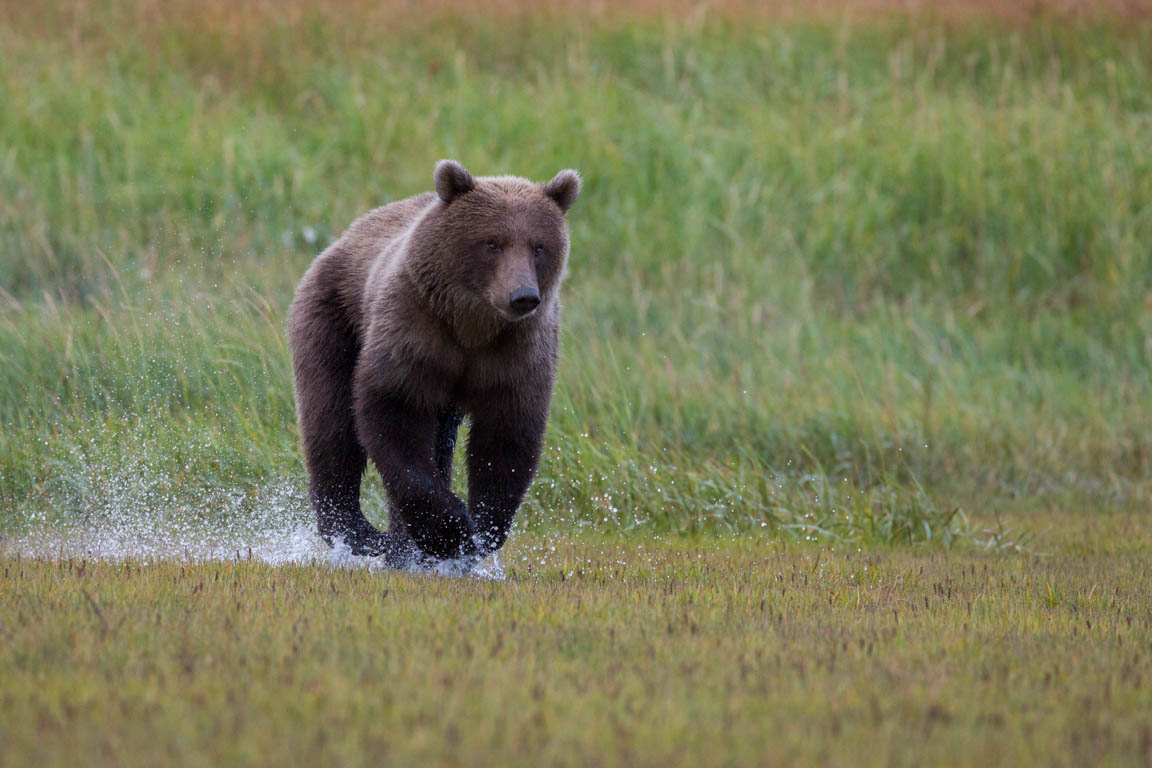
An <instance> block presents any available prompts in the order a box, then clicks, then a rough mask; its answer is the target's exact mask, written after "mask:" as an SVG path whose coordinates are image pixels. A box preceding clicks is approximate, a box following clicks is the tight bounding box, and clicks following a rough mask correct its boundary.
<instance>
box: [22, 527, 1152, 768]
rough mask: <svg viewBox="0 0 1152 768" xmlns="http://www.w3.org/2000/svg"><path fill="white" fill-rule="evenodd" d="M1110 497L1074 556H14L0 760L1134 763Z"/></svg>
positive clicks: (692, 548)
mask: <svg viewBox="0 0 1152 768" xmlns="http://www.w3.org/2000/svg"><path fill="white" fill-rule="evenodd" d="M1114 522H1117V523H1121V524H1125V525H1129V526H1132V529H1133V530H1134V531H1135V532H1136V534H1137V536H1138V546H1134V545H1133V542H1131V541H1128V542H1113V543H1109V542H1098V541H1094V542H1093V546H1094V548H1095V550H1096V551H1095V555H1094V556H1093V557H1092V558H1091V559H1090V560H1089V559H1086V558H1085V557H1084V556H1082V555H1079V554H1073V553H1071V552H1064V553H1060V554H1051V555H1048V556H1045V557H1011V558H1007V559H1005V558H1003V557H997V556H986V555H975V554H955V553H953V554H947V553H942V552H937V553H934V554H927V555H926V554H923V553H920V554H917V553H911V552H909V551H907V550H903V549H902V550H891V551H873V552H865V553H857V552H855V551H854V550H853V551H844V550H835V551H829V550H827V549H821V550H819V551H817V550H816V549H814V548H812V547H810V546H805V545H795V544H793V545H786V544H784V543H782V541H781V540H780V539H778V538H766V537H763V536H755V535H751V536H741V537H738V538H733V539H725V540H710V541H708V542H706V543H703V544H701V543H700V542H693V541H687V540H683V539H680V538H678V537H673V538H672V539H665V540H648V541H646V542H637V541H636V540H633V539H624V540H620V539H615V540H614V539H605V538H604V537H603V536H601V535H599V534H597V535H596V536H594V537H593V538H591V539H588V538H584V537H575V538H573V537H568V536H564V537H557V538H554V539H547V538H536V537H534V536H521V537H519V538H518V539H516V540H514V541H513V543H512V545H511V551H509V552H508V553H507V555H506V560H507V562H508V564H509V577H508V579H507V580H506V581H503V582H482V581H475V580H469V579H464V580H461V579H443V578H436V577H420V576H411V575H403V574H390V573H381V572H372V571H365V570H322V571H317V570H316V569H315V568H313V567H300V566H284V567H272V566H268V565H263V564H259V563H249V562H246V561H240V562H213V563H180V562H178V561H165V562H160V563H156V564H150V565H142V564H139V563H130V564H119V565H116V564H108V563H93V562H86V561H82V560H74V561H63V562H59V561H44V560H27V559H19V560H15V559H5V560H3V561H0V569H2V570H0V585H2V588H0V617H4V622H3V623H2V624H0V627H2V629H0V634H2V639H3V642H0V669H3V670H4V671H5V672H4V677H3V683H2V684H0V702H2V703H3V711H4V718H3V719H2V720H0V737H2V738H3V743H4V749H3V750H0V764H8V765H14V766H15V765H61V764H69V765H76V764H84V765H89V764H94V763H97V762H102V763H107V764H113V765H162V764H163V765H166V764H179V765H234V764H246V765H251V764H265V765H317V764H341V765H416V764H428V765H461V766H464V765H471V766H485V765H508V764H510V763H518V764H523V765H557V766H567V765H571V766H586V765H607V764H618V765H650V766H668V765H774V764H780V765H810V764H811V765H830V764H836V765H865V766H866V765H885V766H888V765H926V764H942V765H972V766H985V765H1068V766H1078V765H1103V764H1110V765H1123V764H1128V765H1142V764H1143V765H1146V764H1147V761H1149V760H1152V720H1150V718H1149V714H1148V713H1149V712H1150V711H1152V687H1150V686H1149V681H1150V680H1152V645H1150V644H1149V637H1152V598H1150V597H1149V595H1152V575H1150V573H1149V569H1148V563H1147V559H1146V557H1145V553H1146V551H1147V547H1148V545H1149V544H1150V543H1152V539H1150V536H1152V530H1150V529H1149V528H1148V525H1147V521H1146V520H1144V521H1135V520H1132V519H1125V520H1117V521H1114ZM1088 562H1090V563H1091V567H1090V568H1087V567H1085V565H1086V563H1088Z"/></svg>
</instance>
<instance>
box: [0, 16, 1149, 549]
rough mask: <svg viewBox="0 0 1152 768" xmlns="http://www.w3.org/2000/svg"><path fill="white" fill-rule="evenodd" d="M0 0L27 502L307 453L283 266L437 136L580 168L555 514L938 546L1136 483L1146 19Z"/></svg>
mask: <svg viewBox="0 0 1152 768" xmlns="http://www.w3.org/2000/svg"><path fill="white" fill-rule="evenodd" d="M961 5H964V4H961ZM969 5H973V4H969ZM974 5H979V4H974ZM2 7H3V9H4V11H5V12H6V14H5V15H4V16H3V18H4V19H5V21H3V22H0V50H2V51H3V55H0V103H3V104H4V105H5V108H4V109H2V110H0V288H2V289H3V290H2V292H0V303H2V304H3V306H4V308H3V310H2V311H0V362H2V363H3V365H2V366H0V393H2V394H3V397H2V398H0V424H3V425H4V426H5V429H4V433H3V434H2V435H0V508H2V509H3V512H0V515H2V517H0V526H2V527H3V528H14V527H19V526H20V525H22V524H23V523H22V521H24V520H25V518H26V516H27V515H28V514H29V511H30V510H44V509H55V510H56V511H57V512H58V513H59V514H62V515H72V514H76V513H77V510H76V509H75V508H74V507H75V506H82V504H83V498H84V497H83V494H80V495H79V497H78V496H77V495H76V494H75V493H72V492H66V491H67V489H68V488H73V487H74V486H76V482H75V480H76V477H77V476H78V473H88V474H89V475H90V476H91V477H93V478H95V479H94V480H93V481H92V482H91V483H89V484H88V486H85V487H93V488H97V489H98V488H99V486H100V482H101V480H100V478H101V477H103V476H105V475H115V474H116V473H117V472H123V471H128V470H127V469H126V468H127V467H129V466H137V465H138V463H130V462H127V461H126V457H131V458H133V459H134V460H135V459H139V458H140V457H141V456H146V457H147V459H148V466H149V468H150V469H149V471H150V472H154V473H155V476H156V478H157V479H158V482H159V481H160V479H163V482H165V483H175V485H176V487H183V488H187V489H189V490H192V489H195V488H198V487H204V486H218V485H223V486H227V485H231V486H236V487H245V486H256V485H259V484H261V483H265V482H268V481H269V480H270V479H273V478H276V479H279V478H284V477H291V478H295V479H296V480H297V481H298V482H302V477H301V469H300V462H299V458H298V453H297V451H296V447H295V446H296V434H295V428H294V416H293V408H292V402H291V387H290V380H289V372H288V367H287V352H286V349H285V345H284V339H283V319H284V310H285V308H286V306H287V303H288V301H289V298H290V296H291V292H292V289H293V287H294V285H295V281H296V280H297V279H298V278H299V276H300V274H301V273H302V272H303V270H304V268H305V267H306V265H307V263H308V262H309V260H310V259H311V258H312V257H313V256H314V255H315V254H316V253H317V252H318V251H319V250H321V249H322V248H323V247H324V245H325V244H326V243H327V242H329V241H330V240H331V239H332V238H334V237H336V236H338V235H339V233H340V231H341V230H342V229H343V227H344V226H346V225H347V224H348V223H349V222H350V221H351V220H352V219H353V218H354V217H355V216H357V215H359V214H360V213H362V212H363V211H365V210H367V209H368V208H370V207H372V206H375V205H378V204H380V203H382V202H386V201H389V200H394V199H398V198H401V197H404V196H407V195H409V194H413V193H415V192H418V191H422V190H425V189H427V188H429V185H430V173H431V168H432V165H433V164H434V162H435V161H436V160H437V159H439V158H440V157H446V156H453V157H457V158H458V159H460V160H462V161H463V162H464V163H465V164H466V165H468V167H470V168H471V169H472V170H473V171H475V172H478V173H496V172H513V173H518V174H522V175H527V176H531V177H535V178H545V177H547V176H550V175H551V174H552V173H553V172H555V170H557V169H559V168H562V167H567V166H576V167H579V168H581V170H582V171H583V173H584V175H585V178H586V180H587V184H586V188H585V192H584V194H583V196H582V198H581V200H580V202H579V204H578V207H577V208H576V209H574V210H573V213H572V218H571V224H572V230H573V259H572V264H571V279H570V281H569V283H568V285H567V287H566V289H565V301H566V313H565V323H566V332H565V337H564V359H563V363H562V365H561V378H560V382H559V384H558V387H557V395H556V401H555V405H554V409H553V417H552V423H551V428H550V432H549V437H548V449H547V454H546V460H545V463H544V466H543V469H542V472H541V477H540V480H539V481H538V482H537V484H536V486H535V488H534V490H533V493H532V497H531V499H530V501H529V504H528V508H527V515H526V519H528V520H529V521H533V522H536V523H538V524H542V525H565V524H571V523H575V524H592V523H595V524H597V525H601V526H605V525H611V526H625V527H629V526H638V525H646V526H653V527H657V528H660V529H671V530H701V529H721V530H744V529H746V528H748V527H758V526H760V525H761V524H767V525H771V526H774V527H776V528H777V529H779V530H781V531H784V532H792V533H794V534H797V535H812V534H813V533H815V532H819V533H820V534H821V535H824V534H825V533H827V534H828V535H839V536H843V537H847V538H862V539H868V538H878V539H881V540H904V539H919V538H925V537H932V538H935V537H939V536H944V537H945V538H946V539H947V538H949V537H951V536H954V535H956V534H957V532H959V531H961V529H962V528H963V521H964V520H966V519H969V518H970V517H971V516H975V517H981V516H984V517H991V516H992V515H993V514H994V513H995V512H996V511H997V510H999V509H1000V508H1002V507H1004V506H1006V505H1008V504H1010V503H1015V502H1013V501H1012V500H1013V499H1021V498H1023V499H1028V500H1029V501H1027V505H1028V506H1034V507H1037V508H1040V509H1045V508H1048V507H1049V506H1051V505H1057V506H1067V505H1074V506H1078V507H1086V508H1093V507H1096V506H1098V505H1102V504H1120V505H1133V504H1146V503H1147V502H1148V500H1149V498H1150V490H1152V486H1150V485H1149V481H1148V477H1149V474H1150V470H1152V442H1150V439H1149V437H1148V435H1149V434H1152V423H1150V419H1149V413H1150V412H1152V409H1150V406H1152V382H1150V380H1149V374H1148V371H1149V365H1150V364H1152V246H1150V245H1149V243H1152V153H1149V151H1148V150H1149V136H1150V135H1152V131H1150V129H1152V124H1150V123H1149V119H1148V115H1149V114H1150V112H1152V59H1150V58H1149V56H1148V51H1149V50H1152V30H1150V28H1149V27H1148V25H1147V24H1146V23H1145V22H1144V20H1143V19H1144V17H1143V16H1142V15H1140V14H1136V15H1134V16H1133V17H1132V18H1131V19H1124V18H1119V17H1115V16H1108V15H1107V14H1105V15H1095V16H1091V17H1089V18H1078V17H1075V16H1066V15H1064V14H1062V13H1059V12H1053V13H1051V14H1045V13H1041V14H1038V15H1036V16H1035V17H1033V18H1031V19H1023V18H1015V17H1014V18H1012V19H1007V20H1005V19H999V18H996V17H994V16H979V17H978V18H976V19H975V20H971V19H969V20H966V21H958V20H957V18H956V17H955V16H954V15H950V14H949V13H942V14H938V15H932V14H929V15H924V16H915V15H912V16H909V15H899V14H896V15H876V14H863V15H862V16H859V17H857V18H855V19H854V20H849V21H843V20H841V19H839V18H837V17H836V16H835V15H834V14H829V13H817V14H814V15H798V16H795V17H793V18H785V17H784V16H782V15H779V14H777V15H773V14H768V13H765V14H752V15H749V16H743V17H742V16H740V15H738V14H726V13H723V12H719V11H718V10H714V11H713V12H699V13H685V14H681V13H670V12H666V13H657V12H649V11H651V9H647V10H645V8H643V7H642V5H637V6H635V7H633V8H632V13H631V14H624V15H623V16H621V15H617V14H612V13H604V12H597V13H591V14H588V15H578V14H573V13H571V12H570V11H566V10H564V9H556V8H553V9H552V10H551V11H549V12H546V13H539V14H532V13H524V12H515V13H513V12H508V13H499V14H491V13H484V12H480V11H477V10H475V9H471V10H468V9H465V10H462V11H459V12H450V11H449V10H446V9H445V8H443V7H441V8H439V10H437V11H435V12H433V11H428V12H426V13H424V14H420V13H416V14H413V13H410V12H407V13H406V12H402V11H401V10H399V9H398V7H397V6H394V5H389V4H385V5H383V6H380V8H378V9H377V10H376V11H373V12H369V11H368V10H367V9H365V8H364V6H363V5H362V4H360V3H356V2H353V1H352V0H341V2H335V0H333V1H332V2H328V3H323V4H315V5H309V4H300V3H292V4H287V5H285V6H283V7H281V6H279V5H268V4H260V3H252V4H244V5H239V6H237V5H234V4H223V3H214V2H204V3H183V4H179V5H178V6H172V7H171V8H167V6H166V8H167V11H165V10H163V9H161V8H159V7H157V6H153V5H151V4H148V3H144V2H130V3H110V2H101V3H93V4H83V5H82V4H69V3H55V4H47V5H45V6H40V7H36V8H31V7H24V6H21V7H19V8H17V7H16V6H15V5H14V4H12V3H3V4H2ZM510 7H512V8H513V10H515V5H514V4H512V6H510ZM1135 7H1136V6H1133V8H1135ZM93 492H95V491H93ZM369 493H370V496H371V500H370V504H371V505H372V508H373V510H374V514H382V502H381V501H380V498H379V494H378V492H376V491H370V492H369ZM64 498H67V499H69V500H71V501H70V502H69V508H63V509H62V508H60V507H61V499H64ZM77 499H79V501H77ZM957 508H962V509H963V510H965V512H961V513H959V514H958V513H957V512H956V510H957ZM562 521H563V522H562ZM894 531H895V533H893V532H894Z"/></svg>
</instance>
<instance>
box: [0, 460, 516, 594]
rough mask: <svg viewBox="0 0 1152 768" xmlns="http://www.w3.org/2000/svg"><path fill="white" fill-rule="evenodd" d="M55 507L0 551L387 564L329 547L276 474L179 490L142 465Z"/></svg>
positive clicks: (469, 566) (479, 570)
mask: <svg viewBox="0 0 1152 768" xmlns="http://www.w3.org/2000/svg"><path fill="white" fill-rule="evenodd" d="M94 478H95V482H93V483H92V484H90V485H88V486H87V487H86V488H84V489H82V490H79V489H78V492H74V493H69V494H65V495H66V496H68V497H69V498H64V499H61V500H60V502H59V503H58V504H55V505H52V507H53V509H54V510H58V511H52V512H39V513H36V512H25V513H22V514H21V513H18V514H17V516H16V522H17V527H18V529H19V530H20V531H21V532H20V533H17V534H14V535H9V536H0V554H6V555H9V556H15V555H20V556H25V557H43V558H50V559H66V558H87V559H90V560H106V561H113V562H117V561H126V560H132V561H141V562H150V561H160V560H180V561H185V562H199V561H211V560H253V561H257V562H263V563H267V564H269V565H289V564H308V565H327V566H330V567H334V568H369V569H381V570H384V569H385V568H386V566H385V564H384V560H383V558H375V557H358V556H356V555H353V554H352V553H351V552H350V551H349V549H348V548H347V547H346V546H343V545H340V546H337V547H329V546H328V545H327V544H325V543H324V541H323V540H322V539H321V538H320V537H319V535H318V534H317V533H316V524H315V520H314V518H313V517H312V512H311V510H310V509H309V506H308V502H307V499H306V498H305V497H304V495H303V493H302V491H301V490H300V489H299V488H298V487H297V486H296V484H294V483H292V482H290V481H287V480H285V481H282V482H279V483H274V484H270V485H266V486H263V487H259V488H255V489H250V490H246V491H236V490H232V489H199V490H196V491H188V490H185V491H183V492H177V491H174V490H171V489H170V488H169V487H167V484H166V483H163V482H157V481H155V480H154V479H150V478H149V475H148V474H145V473H127V474H125V473H117V474H114V475H108V474H103V473H96V474H95V476H94ZM408 570H410V571H412V572H417V573H427V574H436V575H441V576H465V575H467V576H472V577H475V578H482V579H503V578H504V570H503V568H502V566H501V565H500V561H499V558H498V555H494V556H492V557H489V558H487V559H485V560H483V561H481V562H479V563H471V562H461V561H442V562H439V563H436V564H435V565H433V566H428V567H420V566H416V565H413V566H412V567H411V568H409V569H408Z"/></svg>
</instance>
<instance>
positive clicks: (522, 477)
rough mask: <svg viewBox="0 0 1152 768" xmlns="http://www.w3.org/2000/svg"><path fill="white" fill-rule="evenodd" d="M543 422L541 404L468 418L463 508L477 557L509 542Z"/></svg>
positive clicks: (539, 444) (544, 411) (492, 410)
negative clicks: (469, 521)
mask: <svg viewBox="0 0 1152 768" xmlns="http://www.w3.org/2000/svg"><path fill="white" fill-rule="evenodd" d="M533 406H535V407H533ZM547 418H548V403H547V401H546V400H545V401H544V402H543V403H539V404H521V406H520V407H519V408H489V409H484V410H477V411H475V412H473V413H472V425H471V431H470V432H469V434H468V506H469V510H470V511H471V513H472V519H473V522H474V524H475V526H476V537H477V541H478V544H479V546H480V553H481V554H487V553H489V552H494V551H496V550H497V549H499V548H500V547H502V546H503V545H504V542H505V541H506V540H507V539H508V531H509V529H510V528H511V527H512V521H513V519H514V518H515V517H516V510H517V509H519V507H520V502H522V501H523V500H524V494H525V493H527V491H528V486H529V485H531V484H532V478H533V476H534V475H535V474H536V467H537V466H538V465H539V463H540V451H541V449H542V448H543V446H544V428H545V426H546V423H547Z"/></svg>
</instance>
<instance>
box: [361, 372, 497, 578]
mask: <svg viewBox="0 0 1152 768" xmlns="http://www.w3.org/2000/svg"><path fill="white" fill-rule="evenodd" d="M368 378H369V374H367V373H364V374H363V375H362V376H360V375H358V377H357V381H356V387H357V397H356V428H357V429H356V431H357V435H358V437H359V439H360V444H361V445H363V446H364V447H365V449H366V450H367V453H368V455H369V456H370V457H371V458H372V463H373V464H375V465H376V469H377V470H379V472H380V477H381V479H382V480H383V481H384V490H385V491H386V492H387V494H388V501H389V506H390V514H391V515H392V519H393V523H392V530H393V531H396V532H397V533H399V531H400V530H403V531H404V532H405V533H406V534H407V535H408V536H409V537H410V538H411V540H412V541H413V542H414V543H415V544H416V546H417V547H419V548H420V550H421V551H422V552H424V553H425V554H428V555H431V556H433V557H437V558H444V559H446V558H456V557H461V556H465V555H470V554H473V552H474V550H475V546H474V544H473V542H472V532H473V526H472V518H471V517H470V516H469V514H468V508H467V507H466V506H465V504H464V502H463V501H461V500H460V499H459V498H457V497H456V495H455V494H453V493H452V491H451V488H450V485H449V481H450V477H451V457H452V453H451V450H449V449H450V447H451V445H452V444H453V443H454V441H455V427H456V426H457V425H458V424H459V418H460V417H459V415H456V414H454V413H453V414H448V415H446V416H444V417H443V418H442V417H441V414H440V413H437V412H436V411H434V410H426V409H422V408H421V407H419V406H418V405H416V404H414V403H411V402H409V401H406V400H403V399H400V398H398V397H396V396H394V395H392V394H390V393H388V392H383V391H380V390H379V389H376V388H374V387H373V386H372V383H371V381H370V380H367V379H368ZM449 427H451V429H449Z"/></svg>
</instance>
